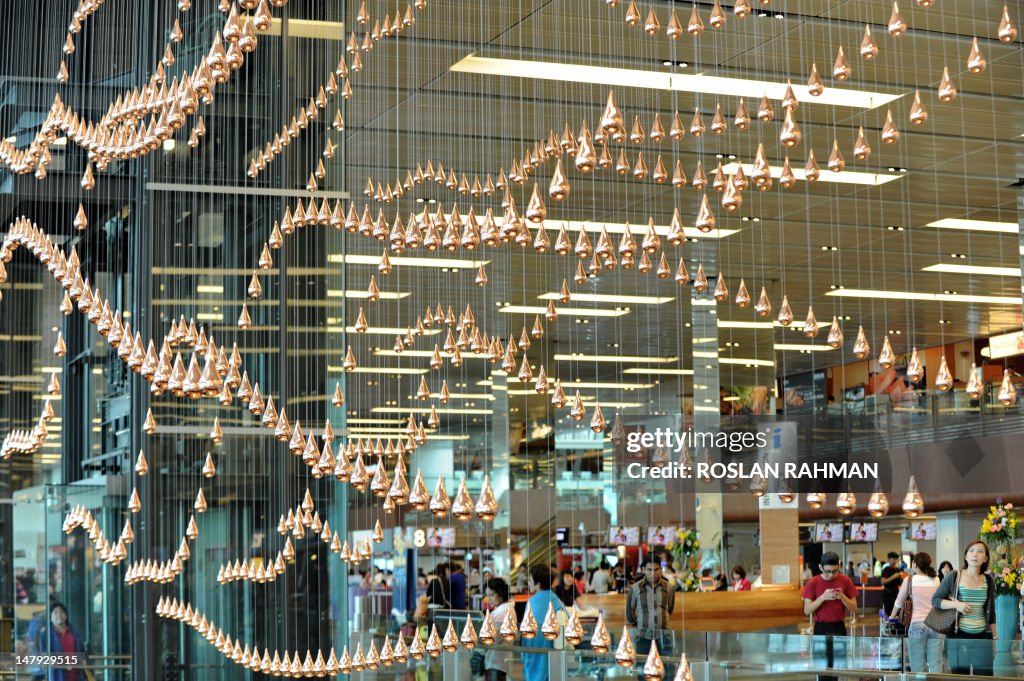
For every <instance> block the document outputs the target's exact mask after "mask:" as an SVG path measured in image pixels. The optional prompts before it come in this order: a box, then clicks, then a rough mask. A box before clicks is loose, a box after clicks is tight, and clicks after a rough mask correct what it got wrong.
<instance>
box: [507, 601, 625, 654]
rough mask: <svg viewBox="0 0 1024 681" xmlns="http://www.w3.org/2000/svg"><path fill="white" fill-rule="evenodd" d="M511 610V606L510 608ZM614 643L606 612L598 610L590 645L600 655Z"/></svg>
mask: <svg viewBox="0 0 1024 681" xmlns="http://www.w3.org/2000/svg"><path fill="white" fill-rule="evenodd" d="M510 610H511V608H510ZM611 645H612V637H611V635H610V634H609V633H608V627H607V626H606V625H605V623H604V613H603V612H598V615H597V623H596V624H595V625H594V633H593V635H591V637H590V647H591V648H593V649H594V652H595V653H597V654H598V655H604V654H605V653H607V652H608V650H609V649H610V648H611Z"/></svg>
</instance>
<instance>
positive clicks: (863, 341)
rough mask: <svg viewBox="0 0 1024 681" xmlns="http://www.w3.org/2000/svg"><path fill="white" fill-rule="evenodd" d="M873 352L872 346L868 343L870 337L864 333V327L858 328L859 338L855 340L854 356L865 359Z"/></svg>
mask: <svg viewBox="0 0 1024 681" xmlns="http://www.w3.org/2000/svg"><path fill="white" fill-rule="evenodd" d="M869 354H871V346H870V345H869V344H868V337H867V335H866V334H865V333H864V327H863V326H861V327H858V328H857V338H856V340H854V341H853V356H854V357H856V358H857V359H864V358H865V357H867V356H868V355H869Z"/></svg>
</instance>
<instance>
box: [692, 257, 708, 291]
mask: <svg viewBox="0 0 1024 681" xmlns="http://www.w3.org/2000/svg"><path fill="white" fill-rule="evenodd" d="M693 288H694V289H695V290H696V291H697V293H704V291H707V290H708V276H707V274H705V273H704V263H698V264H697V276H695V277H694V278H693Z"/></svg>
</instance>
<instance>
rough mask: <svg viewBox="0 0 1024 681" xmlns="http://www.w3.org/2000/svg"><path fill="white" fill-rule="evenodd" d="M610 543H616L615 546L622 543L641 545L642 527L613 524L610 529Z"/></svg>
mask: <svg viewBox="0 0 1024 681" xmlns="http://www.w3.org/2000/svg"><path fill="white" fill-rule="evenodd" d="M608 543H609V544H614V545H615V546H619V545H620V544H621V545H625V546H639V545H640V528H639V527H622V526H620V525H612V526H611V528H610V529H609V530H608Z"/></svg>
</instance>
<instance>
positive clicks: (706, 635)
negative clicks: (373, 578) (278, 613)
mask: <svg viewBox="0 0 1024 681" xmlns="http://www.w3.org/2000/svg"><path fill="white" fill-rule="evenodd" d="M467 614H469V615H471V617H472V619H473V621H474V624H475V625H476V626H477V627H478V628H479V625H480V623H481V615H480V613H467V612H458V611H437V612H436V613H435V618H434V620H433V621H434V622H435V623H436V624H437V628H438V632H439V634H441V635H442V636H443V634H444V632H445V631H446V629H447V626H448V620H449V619H451V620H452V621H453V622H454V624H455V629H456V631H457V632H460V633H461V631H462V627H463V626H464V625H465V622H466V615H467ZM732 616H736V617H742V616H743V615H742V613H735V614H734V615H732ZM585 630H586V633H585V636H584V639H583V642H582V643H581V644H580V645H578V646H575V647H572V646H565V645H564V644H561V643H558V642H556V646H557V647H556V648H527V647H523V646H521V645H518V643H519V642H518V641H517V642H516V643H517V644H515V645H513V644H509V643H504V642H500V641H499V642H498V643H495V644H494V645H492V646H489V647H484V646H478V647H477V648H476V649H475V650H473V651H469V650H465V649H464V648H461V647H460V648H459V650H458V652H456V653H455V654H454V655H449V654H446V655H443V656H442V657H440V658H438V659H437V660H436V661H434V662H433V663H430V664H439V665H441V666H442V667H443V669H444V675H443V678H444V679H445V681H471V679H472V678H473V668H474V663H473V662H472V661H471V658H472V656H473V654H474V653H480V654H483V653H486V652H487V651H493V652H495V653H499V655H498V659H499V660H501V659H504V661H505V662H506V663H507V666H506V668H507V670H508V671H509V678H515V679H518V678H524V676H523V657H522V656H523V654H533V655H540V656H544V657H545V658H546V663H547V667H548V669H549V678H550V680H551V681H568V680H571V679H604V678H609V679H611V678H633V679H637V678H642V672H643V666H644V661H645V658H646V653H647V651H648V650H649V649H650V645H651V644H650V641H651V640H652V639H653V640H654V641H655V642H656V643H657V646H658V650H659V651H660V653H661V656H662V661H663V663H664V665H665V669H666V674H665V677H664V678H665V679H666V681H671V679H672V678H673V675H674V674H675V671H676V668H677V665H678V664H679V661H680V659H681V656H682V654H683V653H685V654H686V657H687V660H688V662H689V665H690V668H691V672H692V674H693V678H694V681H712V680H715V681H718V680H728V679H735V680H737V681H738V680H741V679H816V678H818V679H828V678H834V679H853V680H862V679H885V680H887V681H888V680H892V681H895V680H897V679H899V680H910V679H914V680H917V679H936V680H941V679H964V678H968V677H978V676H981V677H994V678H1000V679H1024V661H1022V653H1024V650H1022V646H1024V642H1022V641H1013V642H1012V643H1011V642H1001V645H999V646H998V647H997V646H996V642H995V641H991V640H981V641H974V640H963V639H949V640H939V639H936V640H934V643H933V645H932V646H931V648H929V646H928V645H927V643H926V641H925V640H923V639H908V638H905V637H894V636H849V637H838V636H837V637H831V636H809V635H802V634H790V633H763V632H752V633H724V632H679V631H660V632H655V633H652V632H650V631H644V630H636V629H631V630H630V637H631V639H632V641H633V645H634V648H635V650H636V656H635V660H634V664H633V665H627V666H622V665H620V664H618V663H617V662H616V660H615V656H614V652H615V646H616V645H617V644H618V643H619V638H620V636H621V634H622V632H621V631H616V632H611V634H612V647H611V649H610V651H609V652H607V653H604V654H598V653H596V652H595V651H594V650H593V648H592V647H591V645H590V643H589V640H590V635H591V630H592V625H591V624H587V626H585ZM367 642H368V641H364V647H365V644H366V643H367ZM379 644H380V641H378V646H379ZM537 659H539V658H535V660H534V661H535V662H536V660H537ZM480 662H481V661H480V660H477V667H476V668H477V670H479V669H480V667H479V664H480ZM428 663H429V662H428ZM410 664H414V663H410ZM400 666H401V667H403V668H404V665H400ZM394 671H396V673H397V672H400V671H401V670H400V669H395V670H394ZM385 673H386V671H385ZM396 678H401V674H400V673H399V674H398V676H396Z"/></svg>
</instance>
